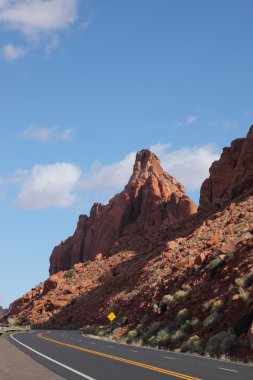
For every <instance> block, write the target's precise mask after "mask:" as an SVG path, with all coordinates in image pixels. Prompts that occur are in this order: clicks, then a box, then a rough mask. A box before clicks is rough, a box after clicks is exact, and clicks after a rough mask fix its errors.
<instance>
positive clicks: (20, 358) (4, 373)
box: [0, 338, 63, 380]
mask: <svg viewBox="0 0 253 380" xmlns="http://www.w3.org/2000/svg"><path fill="white" fill-rule="evenodd" d="M0 379H1V380H45V379H47V380H63V377H60V376H58V375H56V374H55V373H53V372H51V371H49V370H48V369H47V368H45V367H43V366H42V365H41V364H39V363H37V362H36V361H34V360H33V359H31V358H30V357H29V356H27V355H26V354H24V353H23V352H22V351H20V350H19V349H18V348H17V347H15V346H14V345H13V344H11V343H10V342H9V341H8V340H7V339H4V338H1V339H0Z"/></svg>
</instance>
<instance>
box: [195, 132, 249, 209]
mask: <svg viewBox="0 0 253 380" xmlns="http://www.w3.org/2000/svg"><path fill="white" fill-rule="evenodd" d="M209 172H210V177H209V178H207V179H206V180H205V181H204V183H203V184H202V187H201V191H200V201H199V204H200V207H201V208H204V207H207V206H209V205H211V204H214V203H220V204H223V203H224V202H226V201H230V200H232V199H234V198H236V197H237V196H239V195H240V194H242V193H243V192H245V191H247V190H248V189H250V188H252V187H253V125H252V126H251V127H250V130H249V132H248V135H247V137H246V138H241V139H236V140H234V141H233V142H232V144H231V147H230V148H224V149H223V153H222V155H221V158H220V159H219V160H218V161H215V162H214V163H213V164H212V166H211V168H210V170H209Z"/></svg>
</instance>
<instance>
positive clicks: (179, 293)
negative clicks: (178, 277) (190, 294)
mask: <svg viewBox="0 0 253 380" xmlns="http://www.w3.org/2000/svg"><path fill="white" fill-rule="evenodd" d="M185 296H186V292H185V291H184V290H178V291H177V292H176V293H175V294H174V298H175V300H179V299H180V298H183V297H185Z"/></svg>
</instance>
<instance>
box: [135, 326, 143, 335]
mask: <svg viewBox="0 0 253 380" xmlns="http://www.w3.org/2000/svg"><path fill="white" fill-rule="evenodd" d="M143 329H144V326H143V323H139V324H138V325H137V326H136V330H137V332H138V334H141V333H143Z"/></svg>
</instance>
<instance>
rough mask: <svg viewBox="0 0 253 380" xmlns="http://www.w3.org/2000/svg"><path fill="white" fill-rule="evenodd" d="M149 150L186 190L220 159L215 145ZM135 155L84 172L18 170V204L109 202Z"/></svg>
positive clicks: (67, 166) (63, 166) (60, 166)
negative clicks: (83, 200) (81, 200)
mask: <svg viewBox="0 0 253 380" xmlns="http://www.w3.org/2000/svg"><path fill="white" fill-rule="evenodd" d="M150 149H151V151H153V152H154V153H155V154H156V155H157V156H158V158H160V161H161V164H162V166H163V168H164V170H165V171H167V172H168V173H170V174H171V175H173V176H174V177H175V178H176V179H178V180H179V181H180V182H182V183H183V184H184V185H185V188H186V191H191V190H193V191H194V190H199V189H200V186H201V184H202V182H203V180H204V179H205V178H206V177H207V176H208V170H209V167H210V166H211V164H212V162H213V161H215V160H217V159H218V158H219V151H218V149H217V147H216V146H215V145H213V144H207V145H203V146H194V147H185V148H181V149H177V150H172V148H171V144H161V143H159V144H155V145H152V146H151V147H150ZM135 155H136V153H135V152H131V153H129V154H128V155H126V156H125V157H124V158H123V159H122V160H120V161H118V162H115V163H112V164H110V165H102V164H101V163H99V162H95V163H93V164H92V165H91V167H90V169H89V170H88V171H87V172H84V173H82V172H81V171H80V169H79V168H77V167H76V166H75V165H73V164H71V163H56V164H51V165H46V166H43V165H35V166H34V167H33V168H32V169H31V170H30V171H24V170H18V171H17V172H16V176H15V181H13V183H16V184H17V183H18V184H19V186H20V187H21V190H20V193H19V195H18V198H17V201H16V205H17V206H18V207H21V208H28V209H37V208H48V207H69V206H72V205H73V204H75V201H76V200H77V195H78V194H79V195H80V194H82V199H87V200H89V203H90V202H91V200H92V202H93V201H99V200H101V199H103V200H105V199H110V197H112V196H113V195H114V194H115V193H117V192H119V191H122V189H123V188H124V186H125V185H126V184H127V183H128V181H129V178H130V176H131V174H132V170H133V165H134V161H135ZM95 198H96V199H95ZM86 206H87V205H86Z"/></svg>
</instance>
